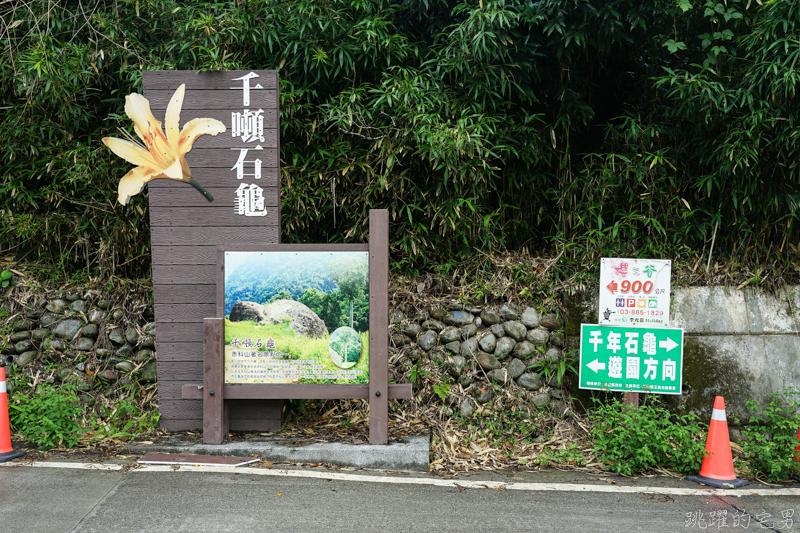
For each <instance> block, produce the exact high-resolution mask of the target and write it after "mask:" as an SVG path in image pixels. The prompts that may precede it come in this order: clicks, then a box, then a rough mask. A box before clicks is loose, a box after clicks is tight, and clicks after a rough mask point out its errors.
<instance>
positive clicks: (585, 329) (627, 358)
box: [579, 324, 683, 394]
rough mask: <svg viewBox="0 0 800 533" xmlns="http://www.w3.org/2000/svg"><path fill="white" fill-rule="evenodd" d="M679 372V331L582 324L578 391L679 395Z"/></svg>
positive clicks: (680, 369)
mask: <svg viewBox="0 0 800 533" xmlns="http://www.w3.org/2000/svg"><path fill="white" fill-rule="evenodd" d="M682 371H683V330H682V329H671V328H658V327H630V326H604V325H594V324H581V347H580V370H579V384H580V385H579V386H580V388H581V389H595V390H607V391H622V392H652V393H657V394H680V393H681V386H682V384H683V383H682V380H683V378H682Z"/></svg>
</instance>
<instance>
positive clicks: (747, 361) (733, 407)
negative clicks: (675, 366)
mask: <svg viewBox="0 0 800 533" xmlns="http://www.w3.org/2000/svg"><path fill="white" fill-rule="evenodd" d="M672 296H673V298H672V303H671V306H670V324H669V325H670V327H674V328H683V330H684V356H683V394H681V395H680V396H667V395H664V396H663V398H665V399H667V400H669V402H670V403H672V404H673V405H675V406H677V405H684V406H686V407H687V408H688V409H690V410H692V411H693V412H697V413H701V414H702V415H703V416H710V415H711V409H712V406H713V403H714V397H715V396H717V395H720V396H723V397H724V398H725V405H726V407H727V411H728V414H729V416H730V415H733V416H735V417H738V418H739V419H740V420H742V421H746V420H747V418H748V417H749V413H748V411H747V407H746V402H747V400H749V399H751V400H755V401H757V402H759V403H761V404H764V403H766V402H767V401H768V400H769V398H770V395H771V394H772V393H773V392H780V391H781V390H782V389H783V388H785V387H800V336H798V331H800V288H798V287H786V288H784V289H781V290H780V291H778V292H777V293H775V294H769V293H766V292H763V291H759V290H751V289H743V290H737V289H726V288H723V287H688V288H677V289H673V291H672ZM565 301H566V307H567V316H568V317H569V319H568V321H567V327H566V334H567V336H566V343H567V347H568V348H569V349H577V348H578V345H579V343H580V340H579V334H580V324H581V323H586V324H592V323H597V313H598V308H597V292H593V293H592V294H583V295H577V296H573V297H570V298H565ZM573 392H574V394H576V395H577V396H578V397H580V398H584V397H586V396H587V394H586V393H582V392H580V391H573Z"/></svg>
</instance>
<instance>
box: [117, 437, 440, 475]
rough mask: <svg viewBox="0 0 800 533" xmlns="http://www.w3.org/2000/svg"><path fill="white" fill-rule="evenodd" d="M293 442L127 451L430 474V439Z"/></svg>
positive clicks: (163, 445) (182, 444) (181, 444)
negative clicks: (372, 443) (375, 443)
mask: <svg viewBox="0 0 800 533" xmlns="http://www.w3.org/2000/svg"><path fill="white" fill-rule="evenodd" d="M289 442H291V441H283V440H270V439H263V440H261V439H259V440H255V439H253V440H247V441H238V442H227V443H224V444H197V443H192V442H189V441H185V440H182V439H177V438H176V439H170V440H169V441H166V442H157V443H154V444H140V443H136V442H132V443H130V444H128V445H127V446H126V447H125V452H126V453H130V454H135V455H144V454H146V453H150V452H158V453H193V454H199V455H238V456H245V457H247V456H250V455H252V454H259V455H260V456H261V458H262V459H268V460H270V461H273V462H275V463H319V462H323V463H329V464H334V465H339V466H352V467H356V468H372V469H379V470H405V471H422V472H427V471H428V462H429V458H430V436H421V437H406V438H404V439H403V440H402V441H395V442H390V443H389V444H388V445H386V446H369V445H367V444H342V443H339V442H331V443H312V444H306V445H302V446H292V445H290V444H289Z"/></svg>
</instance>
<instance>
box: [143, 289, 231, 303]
mask: <svg viewBox="0 0 800 533" xmlns="http://www.w3.org/2000/svg"><path fill="white" fill-rule="evenodd" d="M153 293H154V294H155V299H156V301H157V302H159V303H161V304H204V303H208V302H215V301H216V298H217V294H216V290H215V287H214V286H213V285H155V286H153Z"/></svg>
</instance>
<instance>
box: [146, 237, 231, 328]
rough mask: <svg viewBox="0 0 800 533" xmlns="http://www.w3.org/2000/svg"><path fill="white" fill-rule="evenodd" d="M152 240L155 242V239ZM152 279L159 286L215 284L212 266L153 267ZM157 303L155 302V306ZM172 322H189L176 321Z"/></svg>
mask: <svg viewBox="0 0 800 533" xmlns="http://www.w3.org/2000/svg"><path fill="white" fill-rule="evenodd" d="M156 229H161V228H151V231H155V230H156ZM164 229H169V228H164ZM172 229H174V228H172ZM153 240H154V241H155V239H153ZM153 279H154V280H158V284H159V285H166V284H169V283H174V284H177V285H203V284H206V285H213V284H215V283H216V282H217V278H216V267H215V266H214V265H153ZM158 303H159V302H156V304H158ZM209 316H213V315H209ZM173 322H191V321H190V320H177V321H173Z"/></svg>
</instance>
